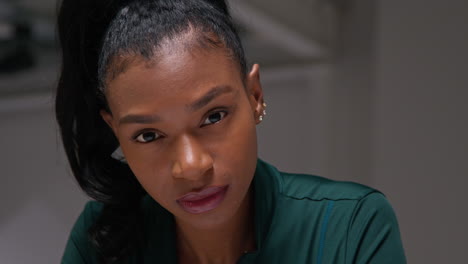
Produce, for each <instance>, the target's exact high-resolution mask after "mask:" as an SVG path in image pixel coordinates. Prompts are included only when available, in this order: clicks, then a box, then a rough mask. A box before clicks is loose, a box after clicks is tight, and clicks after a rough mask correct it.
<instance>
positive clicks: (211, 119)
mask: <svg viewBox="0 0 468 264" xmlns="http://www.w3.org/2000/svg"><path fill="white" fill-rule="evenodd" d="M226 114H227V113H226V112H224V111H220V112H216V113H213V114H211V115H209V116H208V117H207V118H206V119H205V121H204V122H203V125H204V126H206V125H212V124H216V123H218V122H219V121H221V120H222V119H223V118H224V117H225V116H226Z"/></svg>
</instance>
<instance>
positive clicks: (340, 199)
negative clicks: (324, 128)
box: [62, 160, 406, 264]
mask: <svg viewBox="0 0 468 264" xmlns="http://www.w3.org/2000/svg"><path fill="white" fill-rule="evenodd" d="M253 186H254V192H255V212H256V214H255V228H256V230H255V232H256V239H257V248H258V250H257V251H256V252H253V253H248V254H245V255H244V256H243V257H241V259H240V260H239V261H238V263H239V264H249V263H257V264H261V263H268V264H274V263H278V264H280V263H281V264H284V263H288V264H289V263H290V264H302V263H314V264H327V263H342V264H351V263H363V264H364V263H376V264H377V263H378V264H385V263H391V264H402V263H406V260H405V255H404V251H403V247H402V243H401V239H400V232H399V228H398V223H397V220H396V217H395V214H394V212H393V209H392V207H391V206H390V204H389V203H388V201H387V200H386V199H385V197H384V196H383V195H382V194H381V193H380V192H378V191H376V190H374V189H372V188H369V187H366V186H363V185H360V184H357V183H350V182H337V181H332V180H328V179H325V178H322V177H318V176H312V175H302V174H289V173H283V172H279V171H278V170H276V169H275V168H274V167H273V166H271V165H269V164H267V163H265V162H263V161H261V160H259V161H258V164H257V170H256V172H255V176H254V180H253ZM101 208H102V205H101V204H99V203H97V202H88V203H87V204H86V207H85V209H84V211H83V212H82V214H81V216H80V217H79V218H78V220H77V222H76V224H75V226H74V228H73V230H72V232H71V234H70V238H69V240H68V244H67V246H66V249H65V253H64V256H63V259H62V263H65V264H78V263H90V264H91V263H93V264H94V263H97V262H96V252H95V250H94V249H93V248H92V246H91V245H90V243H89V241H88V239H87V229H88V228H89V227H90V226H91V225H92V223H94V221H96V218H97V217H98V215H99V212H100V210H101ZM142 208H143V209H144V215H145V216H144V223H145V224H144V227H145V233H146V234H147V241H148V242H149V243H147V245H146V246H142V247H141V248H140V249H139V252H138V253H137V254H135V256H132V257H131V258H130V259H129V261H128V263H135V264H136V263H138V264H140V263H169V264H170V263H177V256H176V250H175V238H174V220H173V217H172V216H171V214H170V213H168V212H167V211H166V210H165V209H164V208H162V207H161V206H159V205H158V204H157V203H156V202H155V201H154V200H153V199H152V198H151V197H149V196H147V197H145V199H144V200H143V201H142Z"/></svg>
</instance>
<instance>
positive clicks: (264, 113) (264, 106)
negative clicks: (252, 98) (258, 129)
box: [258, 103, 267, 122]
mask: <svg viewBox="0 0 468 264" xmlns="http://www.w3.org/2000/svg"><path fill="white" fill-rule="evenodd" d="M266 107H267V104H266V103H263V110H262V114H261V115H260V116H259V117H258V120H260V122H261V121H263V117H264V116H266V114H267V113H266Z"/></svg>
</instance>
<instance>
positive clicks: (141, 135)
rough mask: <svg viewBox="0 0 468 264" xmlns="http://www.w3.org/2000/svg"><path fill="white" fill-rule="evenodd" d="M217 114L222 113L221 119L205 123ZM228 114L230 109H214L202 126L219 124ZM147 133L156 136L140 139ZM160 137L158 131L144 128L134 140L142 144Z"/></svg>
mask: <svg viewBox="0 0 468 264" xmlns="http://www.w3.org/2000/svg"><path fill="white" fill-rule="evenodd" d="M215 114H221V115H222V116H221V118H220V120H218V121H216V122H214V123H209V124H205V121H206V120H208V119H209V118H210V117H211V116H213V115H215ZM227 115H228V111H226V110H215V111H212V112H211V113H210V114H208V116H207V117H206V118H205V119H204V120H203V123H202V125H201V126H200V127H205V126H209V125H214V124H217V123H219V122H221V121H222V120H223V119H225V118H226V116H227ZM147 133H152V134H153V135H154V138H153V139H151V140H148V141H144V140H143V138H142V139H141V140H139V138H140V137H143V135H145V134H147ZM160 137H162V135H161V134H160V133H158V132H156V131H150V130H143V131H140V132H138V134H136V135H135V136H133V137H132V138H133V140H134V141H135V142H137V143H141V144H146V143H150V142H153V141H155V140H158V139H159V138H160Z"/></svg>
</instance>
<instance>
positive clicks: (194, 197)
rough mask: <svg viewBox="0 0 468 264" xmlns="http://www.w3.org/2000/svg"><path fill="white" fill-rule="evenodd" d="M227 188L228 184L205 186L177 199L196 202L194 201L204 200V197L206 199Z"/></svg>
mask: <svg viewBox="0 0 468 264" xmlns="http://www.w3.org/2000/svg"><path fill="white" fill-rule="evenodd" d="M225 188H227V185H224V186H211V187H206V188H203V189H202V190H201V191H199V192H189V193H186V194H184V195H183V196H182V197H180V198H179V199H177V201H179V202H194V201H198V200H202V199H204V198H206V197H209V196H211V195H214V194H216V193H218V192H220V191H222V190H224V189H225Z"/></svg>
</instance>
